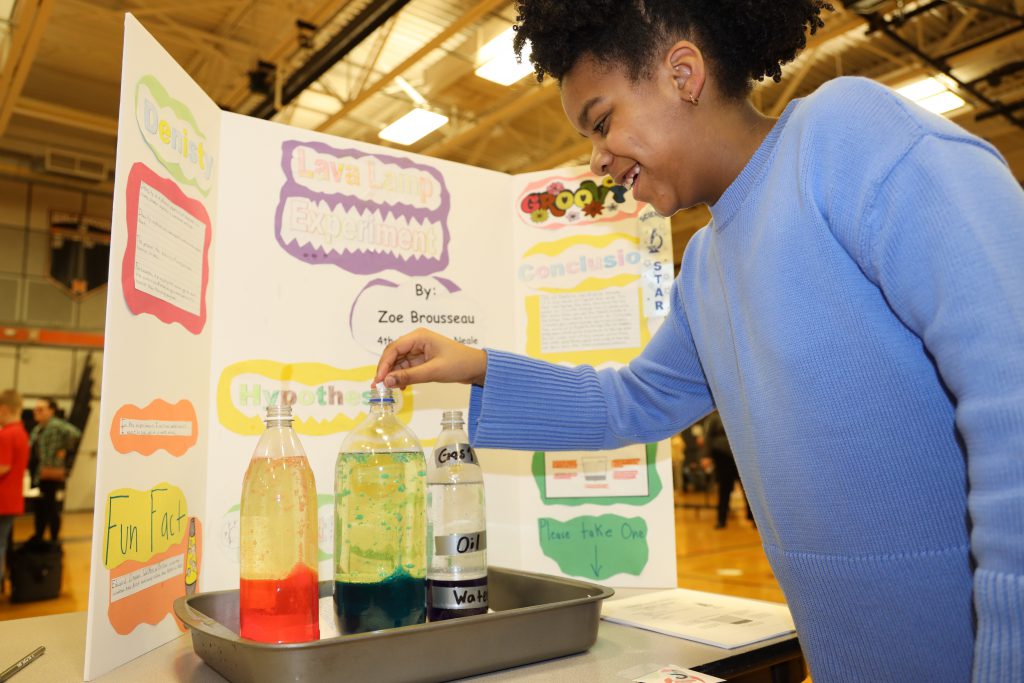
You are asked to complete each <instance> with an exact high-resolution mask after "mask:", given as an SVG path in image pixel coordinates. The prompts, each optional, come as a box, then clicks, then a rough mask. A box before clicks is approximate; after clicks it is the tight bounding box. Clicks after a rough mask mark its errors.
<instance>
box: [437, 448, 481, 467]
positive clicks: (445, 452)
mask: <svg viewBox="0 0 1024 683" xmlns="http://www.w3.org/2000/svg"><path fill="white" fill-rule="evenodd" d="M456 463H463V464H464V465H478V464H479V463H478V462H477V460H476V451H474V450H473V447H472V446H470V445H469V444H468V443H453V444H450V445H448V446H441V447H440V448H435V449H434V464H435V465H437V466H438V467H447V466H448V465H454V464H456Z"/></svg>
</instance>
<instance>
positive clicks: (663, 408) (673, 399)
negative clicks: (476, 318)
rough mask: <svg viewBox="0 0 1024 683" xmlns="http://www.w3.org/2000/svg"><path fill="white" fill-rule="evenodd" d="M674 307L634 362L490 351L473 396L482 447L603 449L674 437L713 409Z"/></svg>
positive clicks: (472, 422)
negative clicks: (609, 365)
mask: <svg viewBox="0 0 1024 683" xmlns="http://www.w3.org/2000/svg"><path fill="white" fill-rule="evenodd" d="M678 287H679V284H678V281H677V282H676V284H675V285H673V293H672V301H673V306H674V309H673V311H672V314H671V315H670V316H669V318H668V319H667V320H666V321H665V323H664V324H663V325H662V326H661V328H660V329H659V330H658V332H657V333H655V335H654V337H653V338H652V339H651V341H650V342H649V343H648V344H647V346H646V347H645V348H644V350H643V352H641V354H640V355H639V356H638V357H636V358H635V359H633V361H632V362H630V363H629V365H628V366H626V367H623V368H620V369H605V370H600V371H597V370H595V369H594V368H593V367H591V366H589V365H583V366H579V367H575V368H569V367H564V366H560V365H555V364H552V363H547V362H545V361H540V360H536V359H532V358H527V357H524V356H518V355H515V354H510V353H505V352H501V351H494V350H491V349H488V350H487V377H486V380H485V383H484V386H483V387H479V386H474V387H473V389H472V392H471V395H470V405H469V413H470V418H469V429H470V437H471V438H470V440H471V441H472V442H473V444H474V445H478V446H491V447H496V448H515V449H525V450H533V449H536V450H587V449H590V450H601V449H609V448H617V447H619V446H624V445H626V444H631V443H645V442H652V441H658V440H660V439H664V438H667V437H669V436H671V435H672V434H674V433H676V432H678V431H679V430H680V429H683V428H685V427H687V426H689V425H691V424H692V423H694V422H695V421H697V420H699V419H700V418H701V417H703V416H704V415H706V414H707V413H708V412H710V411H711V408H712V400H711V394H710V391H709V390H708V387H707V380H706V379H705V377H704V372H703V369H702V368H701V365H700V362H699V360H698V358H697V351H696V348H695V347H694V343H693V338H692V337H691V335H690V331H689V327H688V326H687V324H686V316H685V313H684V311H683V309H682V301H681V297H680V296H679V291H678Z"/></svg>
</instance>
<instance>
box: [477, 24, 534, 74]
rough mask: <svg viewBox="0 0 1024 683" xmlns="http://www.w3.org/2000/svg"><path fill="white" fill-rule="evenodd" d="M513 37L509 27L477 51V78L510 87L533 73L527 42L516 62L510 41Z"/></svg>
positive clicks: (513, 32)
mask: <svg viewBox="0 0 1024 683" xmlns="http://www.w3.org/2000/svg"><path fill="white" fill-rule="evenodd" d="M515 35H516V33H515V31H514V30H513V29H512V27H511V26H510V27H508V29H506V30H505V31H502V32H501V33H500V34H498V36H497V37H495V38H494V39H492V40H490V41H489V42H487V43H486V44H484V46H483V47H481V48H480V50H479V51H477V53H476V63H477V64H478V66H477V69H476V71H475V73H476V75H477V76H479V77H480V78H486V79H487V80H489V81H494V82H495V83H498V84H499V85H512V84H513V83H515V82H516V81H518V80H519V79H521V78H522V77H523V76H526V75H527V74H531V73H533V64H531V63H530V43H529V42H527V43H526V44H525V45H523V54H522V61H516V53H515V50H513V49H512V39H513V38H514V37H515Z"/></svg>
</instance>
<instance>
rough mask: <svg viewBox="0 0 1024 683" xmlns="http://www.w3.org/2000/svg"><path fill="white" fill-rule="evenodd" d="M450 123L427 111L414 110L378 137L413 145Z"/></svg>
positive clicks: (442, 115)
mask: <svg viewBox="0 0 1024 683" xmlns="http://www.w3.org/2000/svg"><path fill="white" fill-rule="evenodd" d="M446 123H448V117H447V116H445V115H444V114H438V113H435V112H432V111H428V110H426V109H413V110H412V111H411V112H409V113H408V114H406V115H405V116H403V117H402V118H400V119H398V120H397V121H395V122H394V123H392V124H391V125H389V126H388V127H387V128H385V129H384V130H382V131H381V132H379V133H378V134H377V135H378V137H380V138H381V139H382V140H387V141H388V142H394V143H397V144H399V145H411V144H412V143H414V142H416V141H417V140H419V139H420V138H422V137H425V136H426V135H429V134H430V133H433V132H434V131H435V130H437V129H438V128H440V127H441V126H443V125H444V124H446Z"/></svg>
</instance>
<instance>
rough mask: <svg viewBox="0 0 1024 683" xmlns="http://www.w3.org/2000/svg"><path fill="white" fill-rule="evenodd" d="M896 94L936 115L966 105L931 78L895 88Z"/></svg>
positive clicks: (937, 80) (960, 98)
mask: <svg viewBox="0 0 1024 683" xmlns="http://www.w3.org/2000/svg"><path fill="white" fill-rule="evenodd" d="M896 92H898V93H899V94H900V95H903V96H904V97H906V98H907V99H909V100H913V101H914V102H917V103H918V104H919V105H921V106H922V107H924V108H925V109H927V110H928V111H933V112H935V113H936V114H945V113H947V112H951V111H953V110H955V109H959V108H960V107H963V106H965V105H966V104H967V102H965V101H964V99H963V98H962V97H960V96H959V95H957V94H956V93H955V92H953V91H951V90H950V89H949V88H947V87H946V86H945V84H943V83H942V82H941V81H940V80H939V79H937V78H935V77H932V76H929V77H928V78H923V79H921V80H919V81H914V82H913V83H910V84H908V85H905V86H903V87H902V88H897V89H896Z"/></svg>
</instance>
